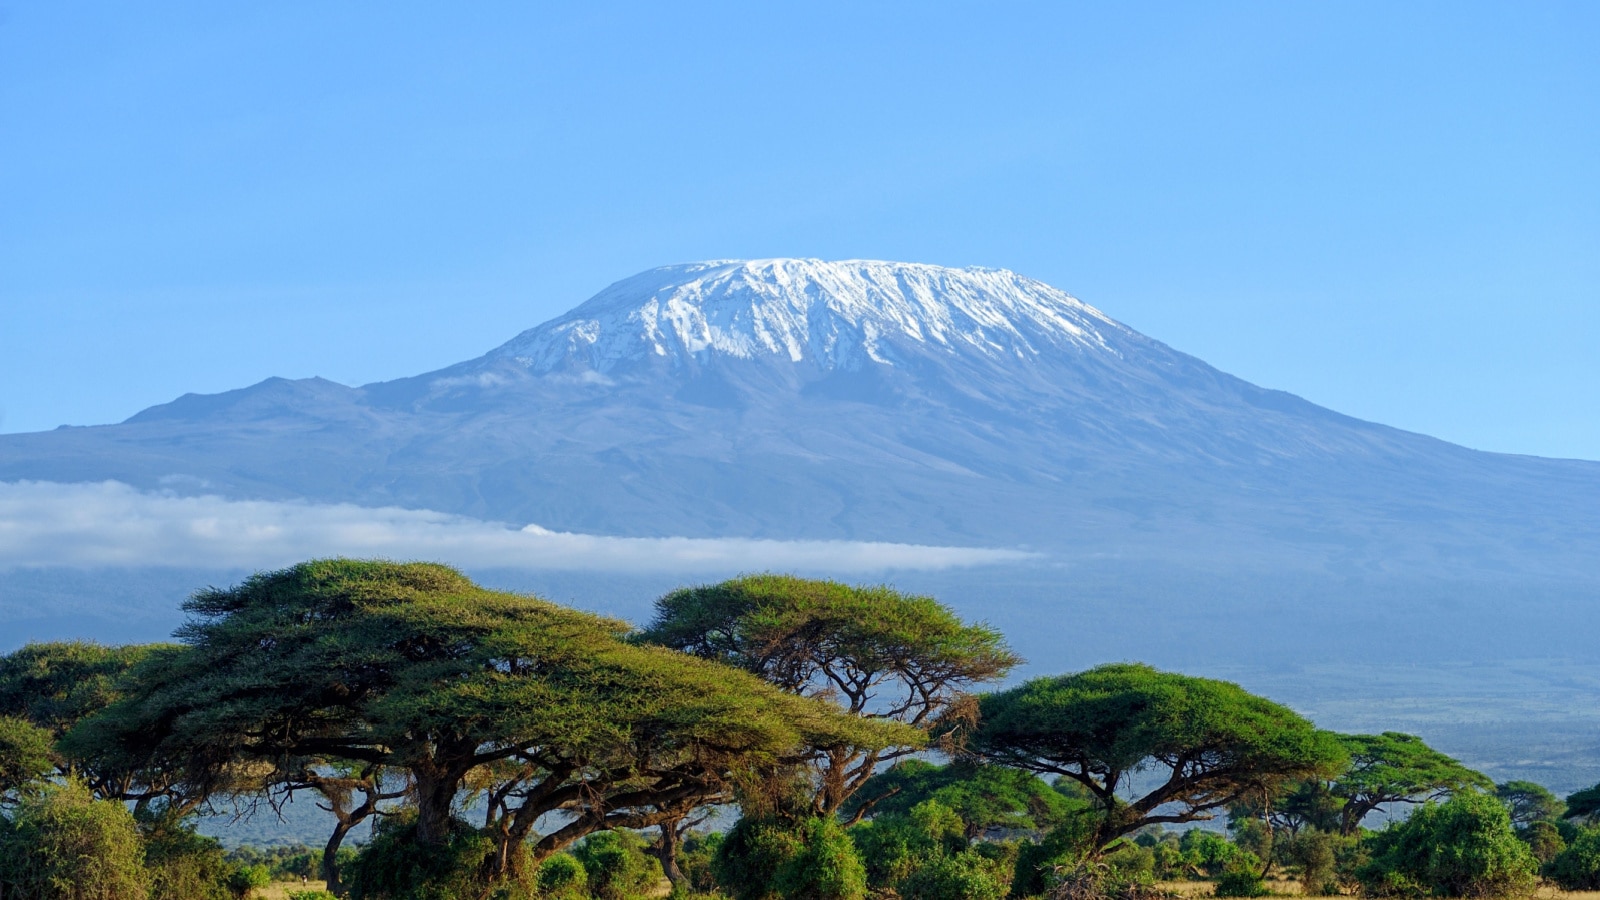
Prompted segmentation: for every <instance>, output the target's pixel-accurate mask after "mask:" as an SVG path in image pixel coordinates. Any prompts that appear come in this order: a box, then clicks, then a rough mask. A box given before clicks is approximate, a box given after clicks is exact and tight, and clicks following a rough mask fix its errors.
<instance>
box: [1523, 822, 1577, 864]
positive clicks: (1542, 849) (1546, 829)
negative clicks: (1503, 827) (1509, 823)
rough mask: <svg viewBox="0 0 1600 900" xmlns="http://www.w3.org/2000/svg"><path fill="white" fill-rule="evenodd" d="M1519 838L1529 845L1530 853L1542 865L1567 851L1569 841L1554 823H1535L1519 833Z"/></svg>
mask: <svg viewBox="0 0 1600 900" xmlns="http://www.w3.org/2000/svg"><path fill="white" fill-rule="evenodd" d="M1517 836H1518V837H1520V838H1522V840H1523V842H1524V843H1526V844H1527V845H1528V851H1529V852H1531V853H1532V854H1533V858H1534V859H1537V860H1538V861H1539V862H1540V863H1541V864H1543V863H1547V862H1549V861H1551V860H1552V859H1555V858H1556V857H1557V856H1558V855H1560V853H1561V851H1563V850H1565V849H1567V840H1566V838H1564V837H1562V836H1561V828H1560V826H1558V825H1557V824H1556V823H1554V822H1533V823H1531V824H1529V825H1528V826H1527V827H1525V828H1522V829H1520V830H1519V831H1518V833H1517Z"/></svg>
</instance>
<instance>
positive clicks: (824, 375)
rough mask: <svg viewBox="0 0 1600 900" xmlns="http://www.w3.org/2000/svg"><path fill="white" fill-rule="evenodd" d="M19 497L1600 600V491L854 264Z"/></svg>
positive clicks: (351, 394) (1058, 315) (16, 471)
mask: <svg viewBox="0 0 1600 900" xmlns="http://www.w3.org/2000/svg"><path fill="white" fill-rule="evenodd" d="M21 478H34V479H47V480H59V481H76V480H86V479H104V478H114V479H117V480H121V481H126V482H128V483H130V484H134V485H137V486H141V487H147V488H164V489H170V490H180V491H208V492H220V493H224V494H226V495H229V496H239V497H263V498H288V497H306V498H311V499H316V500H339V501H352V502H357V503H363V504H373V505H377V504H400V505H405V506H414V507H425V508H431V509H438V510H442V511H448V512H457V513H462V514H467V515H473V516H478V517H483V518H490V519H497V520H504V521H509V522H515V523H526V522H535V523H538V524H540V525H543V526H545V527H549V528H557V529H569V530H581V531H593V532H602V533H609V534H624V535H671V534H681V535H690V536H760V537H775V538H798V537H807V538H816V537H827V538H854V539H875V540H896V541H916V542H936V543H965V544H981V545H991V546H993V545H1007V546H1010V545H1026V546H1031V547H1035V548H1041V549H1044V550H1047V551H1049V552H1051V553H1052V554H1055V555H1057V556H1059V557H1062V558H1104V557H1111V558H1127V559H1135V560H1137V559H1151V560H1164V561H1168V562H1182V563H1185V564H1193V565H1203V566H1209V567H1219V568H1229V567H1237V566H1247V567H1250V568H1253V569H1256V570H1283V569H1292V570H1312V571H1332V572H1339V573H1373V572H1403V573H1406V574H1408V575H1411V576H1422V577H1426V576H1429V575H1430V574H1435V573H1451V574H1453V575H1460V574H1461V573H1462V572H1463V571H1466V572H1479V573H1485V574H1505V573H1522V574H1523V575H1527V576H1535V577H1540V578H1546V577H1554V578H1576V579H1590V578H1592V577H1593V576H1594V574H1595V573H1594V570H1593V567H1592V564H1591V563H1590V560H1591V559H1593V558H1595V557H1596V555H1597V551H1600V464H1596V463H1587V462H1579V461H1561V460H1543V459H1535V458H1528V457H1513V456H1505V455H1496V454H1487V453H1479V452H1474V451H1470V450H1466V449H1464V448H1461V447H1456V446H1453V445H1450V444H1446V443H1444V442H1441V441H1437V440H1434V439H1431V438H1427V437H1423V436H1420V435H1415V434H1409V433H1406V432H1402V431H1398V430H1396V429H1392V428H1387V427H1384V426H1380V425H1374V424H1371V423H1366V422H1361V421H1358V420H1355V419H1351V418H1349V417H1345V416H1341V415H1339V414H1337V413H1334V412H1331V411H1329V410H1326V409H1322V408H1320V407H1317V406H1315V405H1313V404H1310V403H1307V402H1305V401H1303V400H1300V399H1299V398H1296V397H1293V396H1291V395H1289V394H1285V393H1282V392H1278V391H1271V390H1266V389H1262V388H1259V387H1256V386H1254V385H1251V384H1249V383H1247V382H1244V381H1241V380H1239V379H1237V378H1234V377H1232V376H1229V375H1227V374H1225V373H1222V372H1219V371H1217V370H1215V369H1213V368H1211V367H1209V366H1207V365H1206V364H1204V363H1203V362H1201V361H1200V360H1197V359H1194V358H1193V357H1189V356H1186V355H1184V354H1182V353H1179V352H1177V351H1175V350H1173V349H1171V348H1169V347H1167V346H1165V345H1164V344H1161V343H1160V342H1158V341H1155V340H1152V339H1150V338H1147V337H1145V336H1143V335H1140V334H1138V333H1137V332H1135V331H1133V330H1132V329H1129V328H1127V327H1126V326H1123V325H1121V324H1119V323H1117V322H1115V321H1113V320H1112V319H1110V318H1109V317H1107V316H1105V315H1104V314H1103V313H1101V312H1099V311H1098V310H1095V309H1094V308H1092V307H1090V306H1087V305H1086V304H1083V303H1081V302H1079V301H1077V300H1075V299H1073V298H1071V297H1069V296H1068V295H1066V294H1064V293H1062V292H1060V291H1058V290H1056V289H1054V288H1051V287H1049V286H1047V285H1044V284H1042V283H1040V282H1037V281H1033V280H1031V279H1027V278H1023V277H1021V276H1018V275H1016V274H1014V273H1011V272H1007V271H1004V270H991V269H946V268H939V267H934V266H920V265H910V264H901V263H882V262H862V261H850V262H838V263H830V262H819V261H815V260H764V261H754V262H713V263H697V264H691V265H686V266H672V267H666V268H662V269H655V270H651V271H649V272H645V273H642V274H640V275H637V276H635V277H633V278H630V279H627V280H624V281H621V282H618V283H617V284H614V285H612V286H611V287H609V288H607V289H606V290H604V291H602V292H601V293H600V294H598V295H596V296H595V297H594V298H593V299H591V300H589V301H588V302H586V303H584V304H582V305H580V306H579V307H577V308H575V309H574V310H573V311H572V312H570V313H568V314H566V315H564V316H561V317H558V318H557V319H555V320H553V321H551V322H548V323H546V324H544V325H541V326H539V327H537V328H534V329H531V330H529V331H526V332H523V333H522V334H520V335H518V336H516V337H515V338H513V339H512V340H510V341H508V342H507V343H506V344H504V345H502V346H501V347H499V348H496V349H495V350H492V351H490V352H489V353H487V354H485V355H484V356H482V357H480V358H478V359H475V360H470V361H467V362H463V363H460V364H458V365H455V366H451V367H449V368H447V369H443V370H441V371H438V372H433V373H427V374H424V375H419V376H416V377H413V378H406V379H399V380H396V381H392V382H385V383H379V384H371V385H366V386H364V387H360V388H349V387H344V386H342V385H336V384H333V383H331V382H327V381H322V380H319V379H308V380H304V381H285V380H281V379H271V380H268V381H266V382H262V383H261V384H258V385H255V386H252V387H249V388H244V389H241V390H238V391H231V392H228V393H225V394H219V395H212V396H206V397H200V396H195V395H187V396H185V397H182V398H179V399H178V400H176V401H174V402H172V403H170V404H166V405H163V406H158V407H154V408H152V409H149V410H146V411H144V412H141V413H140V414H138V415H136V416H134V417H133V418H131V419H129V420H128V421H127V422H124V423H122V424H120V425H110V426H98V427H93V428H70V429H60V430H57V431H53V432H44V433H39V434H28V435H6V436H0V480H15V479H21Z"/></svg>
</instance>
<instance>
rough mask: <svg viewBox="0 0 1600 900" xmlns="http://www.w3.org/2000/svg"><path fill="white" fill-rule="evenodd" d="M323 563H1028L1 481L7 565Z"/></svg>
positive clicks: (667, 568)
mask: <svg viewBox="0 0 1600 900" xmlns="http://www.w3.org/2000/svg"><path fill="white" fill-rule="evenodd" d="M321 556H357V557H384V558H390V559H427V560H437V561H440V562H446V563H451V564H454V565H459V566H473V567H476V566H503V567H508V568H526V569H565V570H606V571H618V570H621V571H636V572H648V571H657V572H705V571H719V570H737V571H759V570H766V569H782V570H801V571H820V572H840V573H848V572H874V571H886V570H892V569H948V568H955V567H962V566H981V565H992V564H997V563H1009V562H1018V561H1022V560H1026V559H1030V558H1033V557H1034V554H1030V553H1026V552H1023V551H1019V550H1008V549H987V548H978V547H936V546H925V545H918V544H891V543H876V542H860V541H775V540H751V539H744V538H726V539H720V538H719V539H703V538H681V537H665V538H620V537H605V536H600V535H590V534H573V533H569V532H555V531H548V530H545V529H543V528H540V527H538V526H536V525H529V526H526V527H523V528H518V527H515V526H512V525H506V524H503V523H499V522H486V521H483V520H480V519H472V518H467V517H464V516H457V515H450V514H447V513H440V512H433V511H431V510H415V509H401V508H399V507H383V508H370V507H363V506H355V505H352V504H344V503H341V504H314V503H302V502H279V501H264V500H228V499H225V498H223V497H218V496H213V495H205V496H182V495H178V494H175V493H169V492H144V491H139V490H136V489H134V488H132V487H129V486H128V485H126V484H121V483H119V482H115V481H106V482H99V483H77V484H60V483H55V482H45V481H20V482H0V568H19V567H22V568H41V567H52V566H68V567H83V568H96V567H105V566H171V567H226V568H234V567H238V568H273V567H279V566H284V565H289V564H292V563H294V562H297V561H299V560H303V559H308V558H312V557H321Z"/></svg>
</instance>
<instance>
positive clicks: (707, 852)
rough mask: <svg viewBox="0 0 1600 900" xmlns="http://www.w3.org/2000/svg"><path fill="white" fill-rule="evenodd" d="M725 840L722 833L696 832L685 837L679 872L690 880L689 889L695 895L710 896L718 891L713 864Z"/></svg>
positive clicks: (681, 850) (679, 861)
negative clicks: (718, 849)
mask: <svg viewBox="0 0 1600 900" xmlns="http://www.w3.org/2000/svg"><path fill="white" fill-rule="evenodd" d="M723 838H724V835H723V834H722V833H720V832H712V833H710V834H705V833H701V832H696V831H691V832H689V834H688V835H686V836H685V837H684V840H683V846H682V848H680V850H679V851H678V871H680V872H682V873H683V877H685V878H687V879H688V880H689V889H690V890H691V891H693V892H694V893H696V894H709V893H711V892H712V891H715V890H716V889H717V876H716V873H715V871H713V869H712V863H713V861H714V860H715V859H716V856H717V848H719V847H721V846H722V841H723Z"/></svg>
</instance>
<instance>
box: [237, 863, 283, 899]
mask: <svg viewBox="0 0 1600 900" xmlns="http://www.w3.org/2000/svg"><path fill="white" fill-rule="evenodd" d="M227 883H228V890H230V891H232V892H233V895H234V896H235V897H248V896H250V892H251V891H253V890H255V889H257V888H264V887H266V886H267V885H269V884H271V883H272V870H271V869H269V868H267V867H266V866H263V865H261V864H260V863H256V864H254V865H248V866H238V867H236V868H235V869H234V870H233V871H232V872H231V873H229V875H228V882H227Z"/></svg>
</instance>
